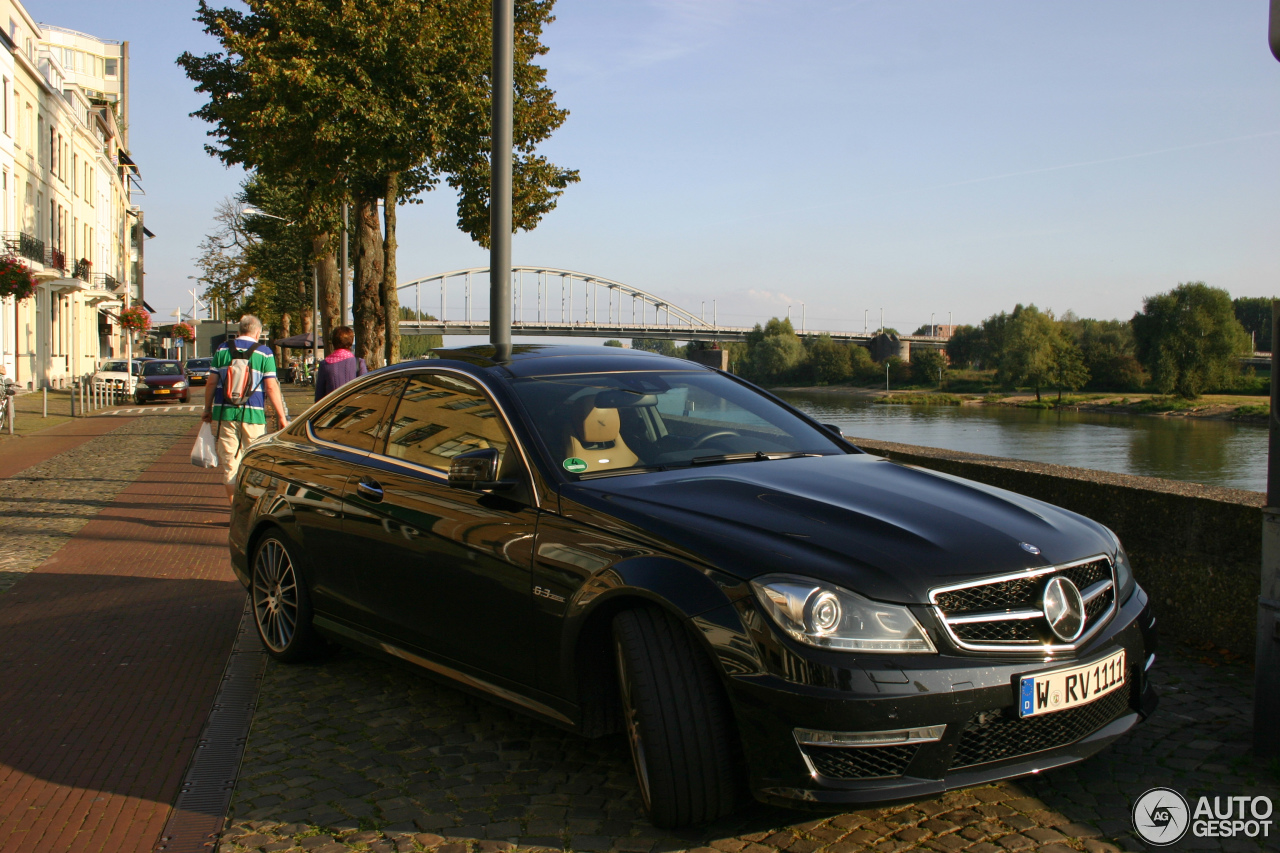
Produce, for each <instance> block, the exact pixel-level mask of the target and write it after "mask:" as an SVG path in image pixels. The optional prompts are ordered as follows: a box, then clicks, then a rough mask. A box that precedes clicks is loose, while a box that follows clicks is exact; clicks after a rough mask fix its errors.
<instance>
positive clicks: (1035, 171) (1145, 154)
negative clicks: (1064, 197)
mask: <svg viewBox="0 0 1280 853" xmlns="http://www.w3.org/2000/svg"><path fill="white" fill-rule="evenodd" d="M1267 136H1280V130H1269V131H1267V132H1266V133H1251V134H1249V135H1248V136H1233V137H1231V138H1230V139H1214V140H1212V141H1210V142H1195V143H1192V144H1191V145H1177V146H1174V147H1173V148H1157V149H1156V150H1155V151H1143V152H1142V153H1140V154H1122V155H1121V156H1119V157H1104V158H1103V159H1101V160H1082V161H1081V162H1079V163H1064V164H1063V165H1061V166H1045V167H1044V168H1042V169H1027V170H1026V171H1024V172H1006V173H1005V174H1003V175H988V176H986V177H985V178H970V179H969V180H967V181H955V182H953V183H949V184H937V185H935V186H932V187H921V188H920V189H929V190H937V189H945V188H946V187H963V186H966V185H967V184H980V183H983V182H985V181H998V180H1001V179H1002V178H1018V177H1022V176H1023V175H1039V174H1041V173H1044V172H1060V171H1062V170H1063V169H1078V168H1080V167H1081V166H1098V165H1101V164H1103V163H1119V162H1120V161H1122V160H1136V159H1138V158H1139V157H1154V156H1155V155H1157V154H1170V153H1172V152H1174V151H1191V150H1192V149H1195V148H1208V147H1209V146H1211V145H1226V144H1227V143H1228V142H1244V141H1245V140H1247V139H1262V138H1264V137H1267ZM909 192H910V191H909Z"/></svg>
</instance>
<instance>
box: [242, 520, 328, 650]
mask: <svg viewBox="0 0 1280 853" xmlns="http://www.w3.org/2000/svg"><path fill="white" fill-rule="evenodd" d="M250 594H251V595H252V597H253V621H254V623H255V624H257V626H258V636H259V637H261V638H262V645H263V646H265V647H266V650H267V654H269V655H271V656H272V657H273V658H275V659H276V660H279V661H284V662H285V663H295V662H297V661H303V660H307V659H309V658H312V657H315V656H316V655H317V654H318V653H319V652H320V651H321V650H322V649H323V648H324V641H323V640H322V639H321V638H320V636H319V635H317V634H316V632H315V628H313V627H312V625H311V598H310V596H309V595H308V594H307V586H306V583H305V582H304V581H303V579H302V576H301V574H299V572H298V569H297V563H296V562H295V561H294V559H293V556H292V554H291V553H290V550H289V547H288V546H287V545H285V543H284V540H283V538H282V537H281V536H280V535H279V534H278V533H268V534H267V535H266V536H264V537H263V538H262V540H261V541H260V542H259V543H258V547H257V548H256V549H255V551H254V558H253V581H252V584H251V585H250Z"/></svg>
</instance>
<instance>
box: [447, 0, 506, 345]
mask: <svg viewBox="0 0 1280 853" xmlns="http://www.w3.org/2000/svg"><path fill="white" fill-rule="evenodd" d="M492 14H493V69H492V75H491V77H490V80H492V82H493V102H492V109H493V151H492V153H491V155H490V158H489V163H490V164H491V165H490V169H489V342H490V343H491V344H493V345H494V347H495V348H496V349H497V350H498V352H497V355H498V358H499V360H503V359H505V358H506V357H507V356H508V355H509V354H510V351H511V142H512V139H511V137H512V127H511V101H512V98H513V90H514V88H515V84H514V81H513V76H514V74H513V72H514V59H513V52H514V43H515V0H493V7H492ZM441 319H442V320H443V318H441Z"/></svg>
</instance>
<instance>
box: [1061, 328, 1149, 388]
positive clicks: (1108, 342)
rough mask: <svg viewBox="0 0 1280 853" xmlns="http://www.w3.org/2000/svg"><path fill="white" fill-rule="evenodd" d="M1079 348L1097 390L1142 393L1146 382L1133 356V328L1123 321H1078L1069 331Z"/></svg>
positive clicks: (1090, 379) (1093, 386)
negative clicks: (1140, 391)
mask: <svg viewBox="0 0 1280 853" xmlns="http://www.w3.org/2000/svg"><path fill="white" fill-rule="evenodd" d="M1068 331H1069V333H1070V334H1071V335H1072V337H1073V338H1074V340H1075V341H1076V343H1077V344H1078V345H1079V347H1080V354H1081V357H1082V359H1083V361H1084V366H1085V369H1086V370H1088V371H1089V380H1088V382H1087V383H1086V385H1085V387H1087V388H1093V389H1095V390H1098V391H1139V390H1141V389H1142V386H1143V385H1144V384H1145V382H1146V376H1145V374H1144V373H1143V372H1142V365H1140V364H1139V363H1138V360H1137V359H1136V358H1135V357H1134V355H1133V326H1131V325H1130V324H1129V323H1127V322H1125V321H1124V320H1091V319H1084V320H1079V321H1077V322H1075V323H1074V324H1072V325H1071V327H1070V329H1069V330H1068Z"/></svg>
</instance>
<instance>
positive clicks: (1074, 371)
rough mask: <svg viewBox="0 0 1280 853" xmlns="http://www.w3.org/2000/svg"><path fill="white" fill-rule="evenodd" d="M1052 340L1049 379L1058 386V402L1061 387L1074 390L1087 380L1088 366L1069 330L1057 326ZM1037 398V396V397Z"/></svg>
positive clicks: (1060, 398)
mask: <svg viewBox="0 0 1280 853" xmlns="http://www.w3.org/2000/svg"><path fill="white" fill-rule="evenodd" d="M1055 331H1056V332H1057V334H1056V335H1055V336H1054V340H1053V365H1052V367H1051V369H1050V375H1049V379H1050V381H1051V382H1052V383H1053V384H1054V385H1056V386H1057V388H1058V402H1059V403H1061V402H1062V391H1063V389H1066V390H1069V391H1075V390H1076V389H1077V388H1081V387H1083V386H1084V384H1085V383H1086V382H1088V381H1089V368H1088V367H1086V366H1085V363H1084V353H1082V352H1081V351H1080V347H1079V346H1078V345H1077V344H1076V342H1075V340H1074V339H1073V338H1072V336H1071V333H1070V331H1069V330H1066V329H1062V328H1058V329H1056V330H1055ZM1037 398H1038V397H1037Z"/></svg>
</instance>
